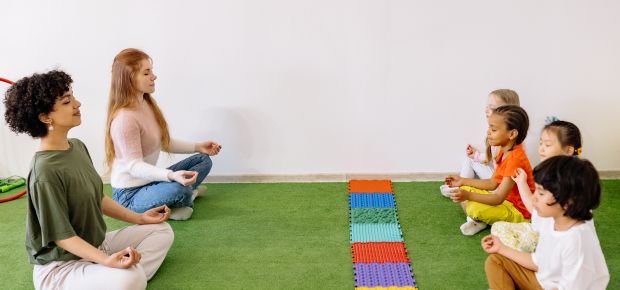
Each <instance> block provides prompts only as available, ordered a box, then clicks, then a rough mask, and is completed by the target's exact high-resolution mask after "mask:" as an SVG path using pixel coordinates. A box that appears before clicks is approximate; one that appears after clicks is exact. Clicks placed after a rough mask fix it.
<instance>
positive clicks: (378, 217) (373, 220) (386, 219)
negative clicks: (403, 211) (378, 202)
mask: <svg viewBox="0 0 620 290" xmlns="http://www.w3.org/2000/svg"><path fill="white" fill-rule="evenodd" d="M351 223H352V224H397V223H398V218H397V217H396V209H395V208H352V209H351Z"/></svg>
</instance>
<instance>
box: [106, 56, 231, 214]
mask: <svg viewBox="0 0 620 290" xmlns="http://www.w3.org/2000/svg"><path fill="white" fill-rule="evenodd" d="M155 79H157V76H155V74H154V73H153V64H152V60H151V58H150V57H149V56H148V55H147V54H146V53H144V52H142V51H140V50H137V49H134V48H128V49H125V50H123V51H121V52H120V53H118V54H117V55H116V57H115V58H114V62H113V64H112V84H111V86H110V99H109V104H108V118H107V126H106V137H105V150H106V163H107V165H108V167H109V168H110V169H111V172H112V174H111V180H110V183H111V184H112V192H113V195H112V198H114V200H116V201H117V202H118V203H120V204H122V205H123V206H125V207H127V208H129V209H131V210H134V211H136V212H144V211H146V210H148V209H150V208H154V207H158V206H161V205H164V204H165V205H168V206H169V207H170V208H171V209H172V214H171V215H170V219H175V220H186V219H189V218H190V217H191V215H192V213H193V211H194V209H193V207H194V203H193V200H194V198H196V196H198V195H199V194H200V190H199V189H198V185H200V183H201V182H202V181H203V180H204V179H205V178H206V177H207V175H208V174H209V172H210V171H211V166H212V163H211V158H210V156H213V155H217V154H218V153H219V151H220V149H221V148H222V146H221V145H220V144H218V143H217V142H214V141H204V142H199V143H193V142H187V141H181V140H177V139H173V138H171V137H170V133H169V132H168V124H167V122H166V120H165V119H164V115H163V113H162V112H161V110H160V109H159V106H157V103H156V102H155V99H154V98H153V96H152V95H151V94H152V93H153V92H155ZM162 150H163V151H165V152H169V153H194V152H198V154H195V155H192V156H190V157H188V158H186V159H184V160H182V161H180V162H178V163H176V164H174V165H172V166H170V167H168V168H159V167H157V166H155V165H156V164H157V159H158V158H159V153H160V151H162Z"/></svg>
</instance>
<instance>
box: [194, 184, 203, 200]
mask: <svg viewBox="0 0 620 290" xmlns="http://www.w3.org/2000/svg"><path fill="white" fill-rule="evenodd" d="M205 192H207V186H206V185H200V186H198V187H197V188H196V189H194V190H193V191H192V201H194V199H196V198H197V197H199V196H203V195H205Z"/></svg>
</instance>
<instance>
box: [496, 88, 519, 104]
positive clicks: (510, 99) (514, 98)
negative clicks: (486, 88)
mask: <svg viewBox="0 0 620 290" xmlns="http://www.w3.org/2000/svg"><path fill="white" fill-rule="evenodd" d="M489 95H494V96H496V97H498V98H499V99H500V100H502V102H503V103H504V105H515V106H520V105H521V104H519V94H517V92H515V91H513V90H511V89H498V90H494V91H492V92H491V93H489Z"/></svg>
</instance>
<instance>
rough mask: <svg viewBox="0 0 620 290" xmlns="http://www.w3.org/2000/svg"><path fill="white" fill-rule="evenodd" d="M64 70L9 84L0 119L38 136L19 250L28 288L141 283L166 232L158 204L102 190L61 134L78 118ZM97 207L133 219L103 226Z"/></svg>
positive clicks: (160, 254)
mask: <svg viewBox="0 0 620 290" xmlns="http://www.w3.org/2000/svg"><path fill="white" fill-rule="evenodd" d="M71 83H72V79H71V77H70V76H69V75H68V74H66V73H64V72H62V71H51V72H48V73H44V74H34V75H32V76H30V77H25V78H23V79H21V80H19V81H17V82H16V83H15V84H13V85H12V86H11V87H10V88H9V89H8V90H7V91H6V95H5V99H4V105H5V108H6V112H5V119H6V122H7V123H8V125H9V127H10V129H11V130H12V131H14V132H16V133H26V134H28V135H30V136H32V137H34V138H39V139H40V145H39V148H38V150H37V152H36V153H35V155H34V157H33V159H32V164H31V169H30V173H29V174H28V193H29V199H28V212H27V220H26V243H25V244H26V250H27V252H28V257H29V259H30V263H32V264H34V269H33V282H34V286H35V288H36V289H145V288H146V283H147V280H149V279H150V278H151V277H153V275H154V274H155V272H156V271H157V269H158V268H159V266H160V265H161V264H162V262H163V261H164V258H165V257H166V254H167V252H168V249H169V248H170V246H171V245H172V241H173V239H174V234H173V232H172V229H171V228H170V225H168V224H167V223H165V222H164V221H166V220H167V219H168V217H169V215H170V210H169V209H168V208H167V207H166V206H161V207H157V208H153V209H151V210H149V211H146V212H144V213H142V214H138V213H136V212H133V211H130V210H128V209H126V208H124V207H123V206H121V205H119V204H118V203H116V202H115V201H113V200H112V199H111V198H109V197H107V196H105V195H104V194H103V183H102V181H101V178H100V176H99V175H98V174H97V172H96V171H95V168H94V167H93V164H92V160H91V158H90V155H89V153H88V149H87V148H86V146H85V145H84V143H82V141H80V140H78V139H73V138H71V139H69V138H68V137H67V135H68V132H69V130H71V129H72V128H73V127H76V126H79V125H80V123H81V122H82V120H81V114H80V106H81V103H80V102H79V101H78V100H77V99H76V98H75V96H74V95H73V91H72V89H71ZM102 214H105V215H107V216H110V217H112V218H115V219H118V220H122V221H125V222H129V223H133V224H135V225H132V226H128V227H125V228H122V229H119V230H116V231H112V232H108V233H106V224H105V222H104V220H103V216H102Z"/></svg>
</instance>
